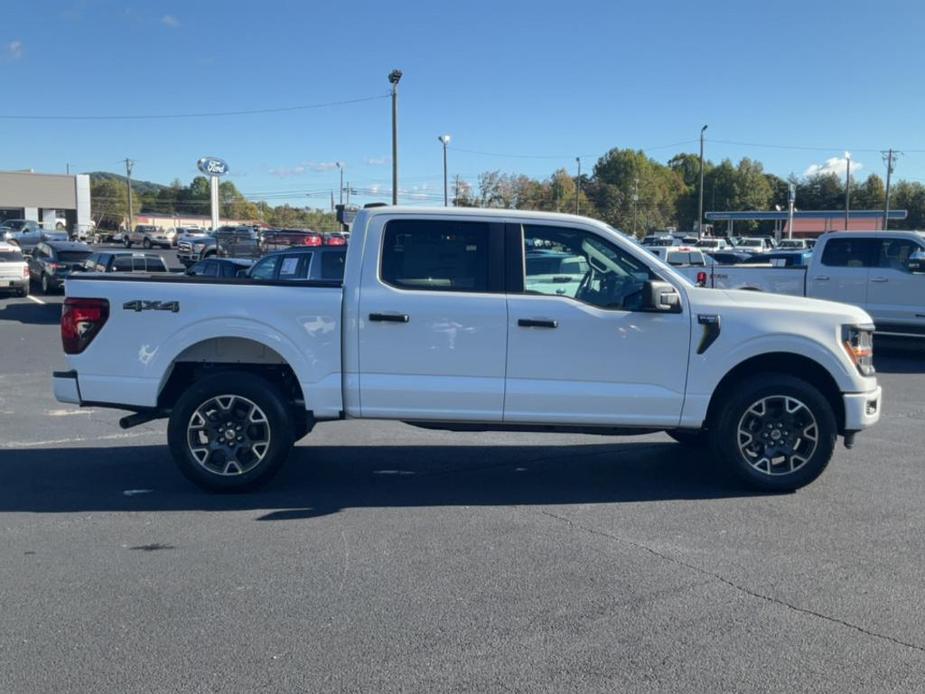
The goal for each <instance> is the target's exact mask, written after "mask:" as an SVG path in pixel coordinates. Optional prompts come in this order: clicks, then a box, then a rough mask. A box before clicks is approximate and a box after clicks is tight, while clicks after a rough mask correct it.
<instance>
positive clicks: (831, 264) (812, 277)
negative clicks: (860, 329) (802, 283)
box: [806, 237, 876, 307]
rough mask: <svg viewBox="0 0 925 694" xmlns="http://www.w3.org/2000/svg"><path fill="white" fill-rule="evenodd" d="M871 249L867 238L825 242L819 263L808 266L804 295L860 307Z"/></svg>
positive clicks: (865, 294)
mask: <svg viewBox="0 0 925 694" xmlns="http://www.w3.org/2000/svg"><path fill="white" fill-rule="evenodd" d="M875 245H876V241H875V240H873V239H870V238H849V237H841V238H834V239H827V240H826V241H825V245H824V247H823V248H822V250H821V257H820V259H819V262H813V263H812V264H811V265H810V268H809V272H808V275H807V277H806V295H807V296H810V297H812V298H814V299H828V300H830V301H840V302H842V303H845V304H854V305H855V306H861V307H863V306H864V305H865V303H866V302H867V284H868V278H869V275H870V265H871V258H872V257H873V254H874V251H875V250H876V249H875ZM818 252H819V251H817V253H818Z"/></svg>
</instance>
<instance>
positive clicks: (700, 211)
mask: <svg viewBox="0 0 925 694" xmlns="http://www.w3.org/2000/svg"><path fill="white" fill-rule="evenodd" d="M706 130H707V126H706V125H704V126H703V127H702V128H701V129H700V196H699V198H700V202H699V203H698V205H697V238H698V239H699V238H703V134H704V132H706Z"/></svg>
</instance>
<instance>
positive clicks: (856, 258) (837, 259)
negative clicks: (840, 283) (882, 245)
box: [822, 238, 877, 267]
mask: <svg viewBox="0 0 925 694" xmlns="http://www.w3.org/2000/svg"><path fill="white" fill-rule="evenodd" d="M876 243H877V241H873V240H870V239H846V238H841V239H832V240H831V241H829V242H827V243H826V244H825V250H824V251H823V252H822V264H823V265H827V266H828V267H870V266H871V264H872V262H871V257H872V256H873V251H875V245H876Z"/></svg>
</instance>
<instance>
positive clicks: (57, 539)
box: [0, 253, 925, 692]
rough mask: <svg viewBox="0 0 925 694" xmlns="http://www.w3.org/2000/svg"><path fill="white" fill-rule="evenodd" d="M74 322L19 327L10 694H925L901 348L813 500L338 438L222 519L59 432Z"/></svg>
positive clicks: (3, 512) (7, 341)
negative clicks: (66, 344) (877, 398)
mask: <svg viewBox="0 0 925 694" xmlns="http://www.w3.org/2000/svg"><path fill="white" fill-rule="evenodd" d="M165 255H169V254H167V253H165ZM60 301H61V297H60V296H52V297H47V298H46V297H33V300H30V299H13V298H2V299H0V556H2V560H0V625H2V628H0V691H3V692H36V691H39V692H87V691H94V692H177V691H184V692H185V691H193V692H213V691H222V692H254V691H273V692H294V691H356V690H365V691H397V690H407V691H447V690H452V691H531V692H532V691H551V692H552V691H555V692H560V691H575V690H587V691H690V692H710V691H768V692H772V691H773V692H777V691H785V690H790V691H826V692H846V691H850V692H860V691H871V692H893V691H895V692H911V691H922V689H923V682H925V608H923V605H925V559H923V557H925V513H923V510H922V509H923V499H925V481H923V480H925V470H923V468H925V456H923V450H925V426H923V421H925V349H922V348H919V347H915V346H910V345H904V344H901V343H893V344H881V343H880V342H879V341H878V350H879V351H878V355H877V360H876V364H877V368H878V370H879V372H880V379H881V383H882V384H883V386H884V391H885V407H884V418H883V420H882V422H881V423H880V425H878V426H877V427H876V428H874V429H872V430H871V431H869V432H866V433H865V434H863V435H862V436H859V437H858V440H857V446H856V447H855V448H854V449H853V450H850V451H849V450H845V449H844V448H841V447H840V448H839V449H838V450H837V452H836V458H835V460H834V461H833V463H832V464H831V466H830V467H829V469H828V471H827V472H826V473H825V475H824V476H823V477H822V478H821V479H820V480H819V481H817V482H816V483H815V484H813V485H811V486H810V487H808V488H806V489H804V490H802V491H800V492H798V493H796V494H790V495H783V496H767V495H753V494H747V493H743V492H742V491H741V490H739V489H738V488H736V487H735V486H734V485H733V484H732V483H731V482H730V480H728V479H727V478H726V477H725V476H724V475H723V474H721V473H720V472H717V471H716V470H714V469H713V468H712V466H711V465H710V461H709V459H708V458H707V456H705V455H704V454H691V453H689V452H688V451H686V450H685V449H683V448H682V447H681V446H679V445H677V444H675V443H673V442H672V441H671V440H670V439H669V438H668V437H667V436H665V435H661V434H659V435H649V436H640V437H636V438H624V439H616V438H606V437H591V436H579V435H535V434H452V433H441V432H426V431H423V430H417V429H414V428H411V427H409V426H405V425H402V424H393V423H377V422H355V423H348V422H338V423H333V424H327V425H323V426H319V427H318V428H317V429H316V431H315V432H314V433H313V434H312V435H310V436H309V437H308V438H307V439H304V440H303V441H302V442H301V443H300V444H299V446H298V447H297V448H296V450H295V452H294V454H293V456H292V458H291V460H290V462H289V464H288V466H287V467H286V468H285V469H284V471H283V472H282V473H281V474H280V475H279V476H278V477H277V478H276V479H275V480H274V481H273V482H272V483H271V485H270V486H269V487H268V488H266V489H265V490H263V491H261V492H259V493H256V494H253V495H248V496H209V495H206V494H204V493H202V492H200V491H199V490H197V489H196V488H194V487H192V486H191V485H190V484H189V483H187V482H186V481H185V480H184V479H183V478H182V477H181V476H180V474H179V473H178V472H176V471H175V470H174V467H173V464H172V463H171V461H170V459H169V455H168V452H167V449H166V447H165V446H164V425H163V424H162V423H152V424H149V425H144V426H142V427H139V428H136V429H132V430H129V431H122V430H120V429H119V428H118V426H117V424H116V421H117V419H118V417H119V416H120V414H119V413H116V412H113V411H106V410H95V409H87V410H80V409H77V408H73V407H69V406H64V405H61V404H59V403H57V402H55V400H54V399H53V397H52V396H51V393H50V380H49V379H50V373H51V371H52V370H54V369H58V368H63V367H64V365H65V362H64V359H63V356H62V354H61V348H60V343H59V338H58V334H57V331H58V312H59V310H60V309H59V304H60ZM39 302H44V303H39Z"/></svg>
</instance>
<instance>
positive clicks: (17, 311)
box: [0, 299, 61, 325]
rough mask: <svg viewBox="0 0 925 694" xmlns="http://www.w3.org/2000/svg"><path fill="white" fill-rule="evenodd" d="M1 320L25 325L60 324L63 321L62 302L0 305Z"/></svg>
mask: <svg viewBox="0 0 925 694" xmlns="http://www.w3.org/2000/svg"><path fill="white" fill-rule="evenodd" d="M26 301H28V299H26ZM0 321H15V322H16V323H22V324H23V325H58V323H60V322H61V304H59V303H57V302H55V303H49V304H33V303H32V302H29V303H24V304H7V305H6V306H3V307H0Z"/></svg>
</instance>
